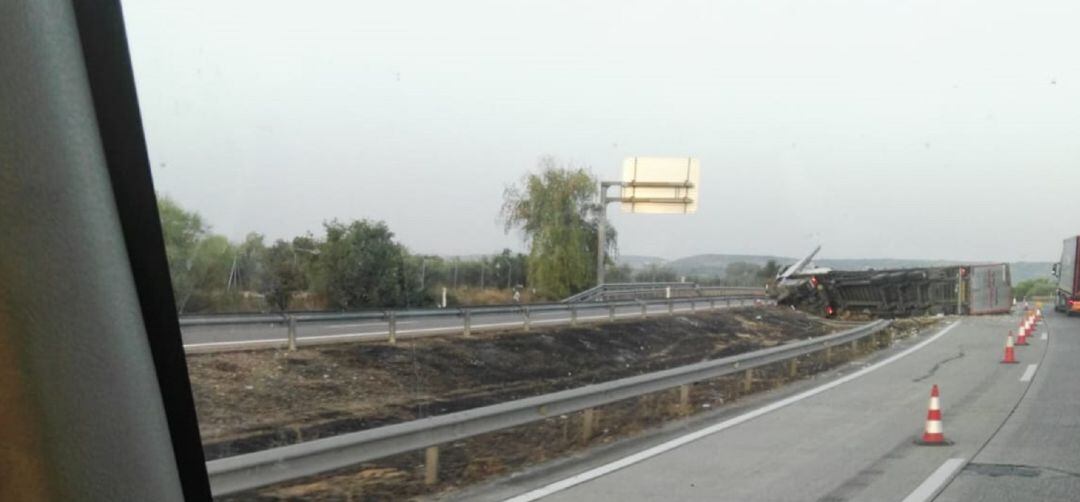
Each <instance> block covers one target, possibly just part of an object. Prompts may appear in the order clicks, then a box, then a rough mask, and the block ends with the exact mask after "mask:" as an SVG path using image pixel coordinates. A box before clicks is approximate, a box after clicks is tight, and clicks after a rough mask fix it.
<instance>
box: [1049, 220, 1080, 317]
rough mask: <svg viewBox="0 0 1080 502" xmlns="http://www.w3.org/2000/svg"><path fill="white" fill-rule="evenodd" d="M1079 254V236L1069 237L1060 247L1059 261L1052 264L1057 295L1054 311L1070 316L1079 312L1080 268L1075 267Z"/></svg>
mask: <svg viewBox="0 0 1080 502" xmlns="http://www.w3.org/2000/svg"><path fill="white" fill-rule="evenodd" d="M1078 254H1080V236H1075V237H1069V238H1068V239H1065V242H1064V243H1063V244H1062V246H1061V260H1060V261H1058V262H1057V263H1055V264H1054V268H1053V272H1054V277H1057V295H1056V299H1055V300H1054V310H1056V311H1058V312H1066V313H1068V314H1069V315H1072V314H1073V313H1074V312H1080V268H1078V267H1077V266H1076V263H1077V261H1080V260H1078V259H1077V258H1078Z"/></svg>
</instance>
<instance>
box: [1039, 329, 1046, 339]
mask: <svg viewBox="0 0 1080 502" xmlns="http://www.w3.org/2000/svg"><path fill="white" fill-rule="evenodd" d="M1039 340H1046V332H1045V331H1043V334H1042V336H1040V337H1039Z"/></svg>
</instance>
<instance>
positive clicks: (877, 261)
mask: <svg viewBox="0 0 1080 502" xmlns="http://www.w3.org/2000/svg"><path fill="white" fill-rule="evenodd" d="M624 258H630V256H628V257H620V259H619V263H620V264H622V263H629V264H630V265H631V266H632V267H634V268H640V267H643V266H648V265H650V264H652V263H658V264H663V265H664V266H665V267H666V268H670V269H672V270H674V271H675V272H676V273H677V274H679V275H686V276H698V277H723V276H724V270H725V269H726V268H727V266H728V265H730V264H732V263H739V262H741V263H752V264H754V265H758V266H764V265H765V264H766V263H767V262H768V261H769V260H776V263H778V264H780V265H790V264H792V263H795V262H796V261H799V258H792V257H788V256H773V255H741V254H701V255H694V256H687V257H685V258H679V259H677V260H671V261H664V260H663V259H662V258H657V257H638V256H632V258H633V259H634V260H635V261H629V260H626V261H624ZM814 263H815V264H816V265H818V266H821V267H829V268H834V269H837V270H867V269H871V268H872V269H878V270H880V269H887V268H914V267H943V266H949V265H960V264H966V263H971V262H970V261H957V260H905V259H895V258H836V259H833V258H822V259H818V260H814ZM1050 265H1051V264H1050V263H1049V262H1016V263H1010V264H1009V268H1010V270H1011V271H1012V278H1013V283H1014V284H1015V283H1018V282H1020V281H1025V280H1028V279H1033V278H1036V277H1050Z"/></svg>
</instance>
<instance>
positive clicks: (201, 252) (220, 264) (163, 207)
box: [158, 196, 236, 313]
mask: <svg viewBox="0 0 1080 502" xmlns="http://www.w3.org/2000/svg"><path fill="white" fill-rule="evenodd" d="M158 214H159V216H160V217H161V230H162V234H163V237H164V239H165V254H166V257H167V259H168V261H169V275H170V278H171V280H172V283H173V294H174V296H175V297H176V310H177V312H180V313H183V312H186V311H200V310H206V309H210V308H213V307H214V298H213V297H214V293H215V292H217V291H221V290H224V289H226V288H227V286H228V284H229V278H230V276H231V273H232V264H233V260H234V258H235V256H236V255H235V253H236V250H235V248H234V247H233V245H232V244H231V243H229V240H228V239H226V238H225V237H223V236H220V235H213V234H210V233H209V231H210V229H209V226H208V225H207V224H206V223H205V222H203V219H202V217H201V216H199V214H198V213H195V212H192V211H186V210H184V209H183V208H182V207H180V206H179V205H178V204H177V203H176V202H174V201H173V200H172V199H170V198H169V197H165V196H162V197H159V198H158Z"/></svg>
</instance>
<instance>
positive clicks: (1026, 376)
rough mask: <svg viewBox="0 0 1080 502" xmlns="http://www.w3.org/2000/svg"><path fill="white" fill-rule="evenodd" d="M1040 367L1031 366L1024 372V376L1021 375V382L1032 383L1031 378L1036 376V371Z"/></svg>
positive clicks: (1036, 365)
mask: <svg viewBox="0 0 1080 502" xmlns="http://www.w3.org/2000/svg"><path fill="white" fill-rule="evenodd" d="M1038 367H1039V365H1038V364H1029V365H1028V367H1027V369H1026V370H1024V374H1023V375H1020V381H1021V382H1030V381H1031V377H1033V376H1035V369H1037V368H1038Z"/></svg>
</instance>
